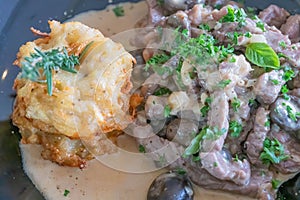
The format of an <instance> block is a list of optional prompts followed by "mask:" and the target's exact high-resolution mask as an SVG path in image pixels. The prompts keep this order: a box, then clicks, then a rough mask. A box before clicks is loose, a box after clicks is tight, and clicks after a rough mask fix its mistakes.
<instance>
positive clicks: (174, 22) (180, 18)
mask: <svg viewBox="0 0 300 200" xmlns="http://www.w3.org/2000/svg"><path fill="white" fill-rule="evenodd" d="M167 24H168V25H169V26H171V27H174V28H176V27H181V28H182V29H186V30H187V31H188V35H189V36H190V35H191V22H190V20H189V18H188V15H187V14H186V13H185V12H183V11H181V10H180V11H177V12H176V13H175V14H173V15H170V16H169V17H168V19H167Z"/></svg>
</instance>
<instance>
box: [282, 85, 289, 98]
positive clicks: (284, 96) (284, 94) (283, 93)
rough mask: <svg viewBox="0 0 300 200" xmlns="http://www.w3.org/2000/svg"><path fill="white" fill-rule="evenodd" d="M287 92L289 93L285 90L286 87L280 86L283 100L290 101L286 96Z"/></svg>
mask: <svg viewBox="0 0 300 200" xmlns="http://www.w3.org/2000/svg"><path fill="white" fill-rule="evenodd" d="M288 92H289V89H288V88H287V86H286V85H284V86H282V88H281V93H282V95H283V98H284V99H285V100H290V96H289V95H288V94H287V93H288Z"/></svg>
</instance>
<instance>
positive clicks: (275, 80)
mask: <svg viewBox="0 0 300 200" xmlns="http://www.w3.org/2000/svg"><path fill="white" fill-rule="evenodd" d="M270 81H271V82H272V83H273V84H274V85H278V84H279V81H278V80H277V79H270Z"/></svg>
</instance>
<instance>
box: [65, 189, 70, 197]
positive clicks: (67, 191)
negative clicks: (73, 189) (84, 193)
mask: <svg viewBox="0 0 300 200" xmlns="http://www.w3.org/2000/svg"><path fill="white" fill-rule="evenodd" d="M69 194H70V191H69V190H67V189H65V191H64V196H65V197H66V196H68V195H69Z"/></svg>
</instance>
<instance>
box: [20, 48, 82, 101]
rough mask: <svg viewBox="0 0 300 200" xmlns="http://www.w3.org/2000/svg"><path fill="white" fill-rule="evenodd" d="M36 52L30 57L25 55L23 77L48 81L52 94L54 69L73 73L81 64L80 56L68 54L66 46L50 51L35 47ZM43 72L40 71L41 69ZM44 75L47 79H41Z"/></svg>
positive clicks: (41, 81) (50, 93)
mask: <svg viewBox="0 0 300 200" xmlns="http://www.w3.org/2000/svg"><path fill="white" fill-rule="evenodd" d="M34 50H35V52H34V53H31V54H30V56H29V57H25V59H24V60H25V61H23V62H22V63H21V68H22V72H21V78H25V79H29V80H31V81H35V82H40V83H47V90H48V94H49V95H50V96H51V95H52V87H53V83H52V71H53V70H56V71H57V70H60V69H61V70H64V71H67V72H71V73H77V71H76V70H75V66H76V65H78V64H79V58H78V56H75V55H70V56H69V55H68V52H67V50H66V48H65V47H63V48H62V49H59V48H57V49H52V50H50V51H45V52H42V51H41V50H39V49H37V48H34ZM41 69H42V70H43V73H42V74H41V73H40V70H41ZM43 76H45V77H46V80H43V79H41V78H42V77H43Z"/></svg>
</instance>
